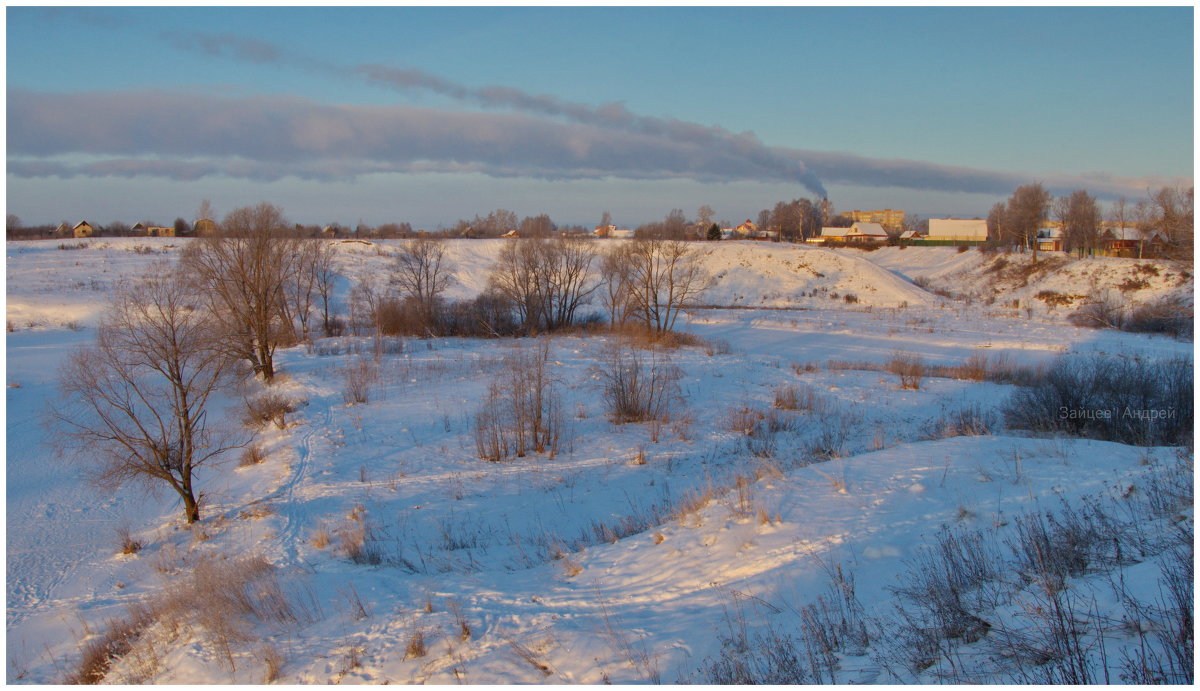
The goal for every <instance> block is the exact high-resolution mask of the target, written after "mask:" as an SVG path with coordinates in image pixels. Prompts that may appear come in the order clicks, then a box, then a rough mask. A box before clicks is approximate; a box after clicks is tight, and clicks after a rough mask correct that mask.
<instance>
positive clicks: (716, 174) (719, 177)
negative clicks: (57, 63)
mask: <svg viewBox="0 0 1200 691" xmlns="http://www.w3.org/2000/svg"><path fill="white" fill-rule="evenodd" d="M80 113H86V117H79V114H80ZM8 151H9V157H10V159H9V172H10V173H11V174H14V175H23V176H35V175H115V176H122V175H135V174H136V175H157V176H166V177H173V178H176V179H195V178H196V177H201V176H205V175H233V176H237V177H247V178H252V179H279V178H282V177H286V176H289V175H297V176H310V177H319V178H323V179H346V178H350V177H353V176H355V175H361V174H366V173H374V172H411V171H414V170H425V171H431V170H446V171H458V170H471V171H476V172H481V173H485V174H488V175H498V176H507V175H528V176H532V177H541V178H548V179H559V178H561V179H573V178H600V177H605V176H615V177H627V178H635V179H636V178H664V177H691V178H697V179H701V180H706V181H726V182H728V181H735V180H763V181H773V182H790V181H793V180H794V179H793V178H792V177H791V175H790V172H789V171H781V170H779V169H778V168H776V167H774V166H771V165H769V164H760V163H758V162H756V161H754V160H753V159H749V158H746V157H742V156H738V155H736V153H731V152H729V151H727V150H725V149H722V148H719V147H705V146H701V145H697V144H692V143H687V142H679V141H672V140H669V139H664V138H662V137H656V136H652V135H646V134H639V133H635V132H627V131H623V130H611V129H607V128H603V127H597V126H592V125H583V124H577V123H560V122H551V121H547V120H545V119H541V118H535V117H530V116H528V115H523V114H512V113H488V112H472V111H445V110H437V109H430V108H416V107H411V106H346V105H327V104H321V103H316V102H313V101H310V100H307V99H301V98H294V97H280V96H272V97H253V98H233V97H223V96H214V95H203V94H199V95H198V94H179V93H170V92H160V91H144V92H124V91H122V92H92V93H74V94H51V93H43V92H36V91H28V90H22V89H10V90H9V92H8ZM72 156H74V157H75V158H80V157H87V158H91V159H96V158H99V159H101V160H99V161H97V160H89V161H86V162H79V161H70V160H64V159H70V158H71V157H72Z"/></svg>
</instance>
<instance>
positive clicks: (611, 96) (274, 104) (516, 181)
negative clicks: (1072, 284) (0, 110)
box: [6, 7, 1193, 228]
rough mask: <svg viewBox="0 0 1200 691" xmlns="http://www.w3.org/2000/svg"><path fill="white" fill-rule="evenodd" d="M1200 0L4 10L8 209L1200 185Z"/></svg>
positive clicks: (866, 200) (554, 209)
mask: <svg viewBox="0 0 1200 691" xmlns="http://www.w3.org/2000/svg"><path fill="white" fill-rule="evenodd" d="M1192 13H1193V10H1192V8H1191V7H1179V8H1152V9H1140V8H1139V9H1131V8H1060V9H1030V8H969V9H942V8H825V9H821V8H803V7H796V8H783V7H777V8H761V9H729V8H704V9H697V8H658V9H633V8H535V9H529V8H524V9H514V8H358V9H340V8H338V9H330V8H258V9H236V8H185V9H169V8H113V9H107V8H88V9H70V8H53V9H44V8H9V9H8V10H7V12H6V16H7V48H8V54H7V57H8V94H7V98H8V140H7V142H8V188H7V193H8V211H9V212H10V213H16V214H17V215H19V216H21V218H22V219H24V220H25V221H26V222H30V223H39V222H57V221H60V220H68V219H70V220H77V219H81V218H86V219H88V220H90V221H93V222H98V223H105V222H108V221H110V220H123V221H126V222H133V221H135V220H155V221H158V222H169V221H170V220H171V219H173V218H174V217H176V216H184V217H187V218H191V217H192V215H194V212H195V210H196V208H197V207H198V206H199V204H200V201H201V200H202V199H210V200H211V201H212V204H213V206H214V207H215V209H216V210H217V211H218V212H219V213H224V212H227V211H229V210H230V209H232V208H235V207H237V206H241V205H244V204H251V203H256V202H258V201H263V200H266V201H271V202H273V203H276V204H278V205H280V206H282V207H283V208H284V210H285V211H286V212H287V213H288V214H289V216H290V217H292V218H293V219H295V220H297V221H301V222H315V223H325V222H331V221H338V222H342V223H355V222H357V221H359V220H363V221H365V222H367V223H372V224H374V223H381V222H386V221H405V220H406V221H410V222H412V223H413V224H414V225H416V226H421V227H429V228H434V227H437V226H438V225H439V224H444V225H450V224H452V223H453V222H454V221H455V220H456V219H458V218H464V217H465V218H469V217H471V216H474V215H475V214H481V215H485V214H486V213H487V212H488V211H490V210H491V209H495V208H508V209H512V210H514V211H516V212H517V213H518V214H520V215H533V214H537V213H543V212H545V213H549V214H550V215H551V216H552V217H553V218H554V219H555V220H557V221H560V222H563V223H589V224H590V223H595V222H597V221H598V220H599V217H600V214H601V213H602V212H603V211H605V210H608V211H611V212H612V214H613V216H614V219H615V220H616V221H617V222H619V223H622V224H628V225H635V224H637V223H641V222H644V221H648V220H654V219H657V218H661V217H662V216H663V215H665V214H666V213H667V212H668V211H669V210H670V209H672V208H676V207H678V208H682V209H684V210H685V211H686V212H687V213H688V214H689V215H694V214H695V211H696V209H697V208H698V207H699V206H700V205H701V204H709V205H711V206H712V207H714V209H715V210H716V212H717V216H718V218H722V219H726V220H731V221H738V220H741V219H742V218H746V217H752V216H753V215H754V214H756V213H757V212H758V210H759V209H761V208H764V207H769V206H772V205H773V204H774V203H775V202H776V201H778V200H781V199H794V198H797V197H801V196H803V197H810V198H812V197H815V196H817V195H818V194H820V193H823V192H824V193H827V194H828V195H829V197H830V199H831V200H832V201H833V202H834V204H835V206H836V207H837V208H838V209H840V210H849V209H852V208H881V207H892V208H897V207H899V208H904V209H906V210H908V211H910V212H913V213H918V214H921V215H924V216H929V215H943V214H958V215H967V216H969V215H985V214H986V213H987V210H988V207H990V206H991V204H992V203H994V202H995V201H997V200H999V199H1002V198H1004V197H1006V196H1007V195H1008V193H1009V192H1011V190H1012V189H1013V188H1014V187H1015V186H1016V185H1018V184H1023V183H1025V182H1031V181H1041V182H1043V183H1045V184H1047V186H1049V187H1051V188H1052V189H1053V190H1054V191H1056V192H1058V193H1063V192H1067V191H1069V190H1071V189H1076V188H1080V187H1082V188H1086V189H1089V190H1090V191H1092V192H1093V193H1097V194H1100V195H1102V196H1113V195H1125V196H1127V197H1130V198H1133V199H1137V198H1140V197H1141V196H1144V194H1145V192H1144V190H1145V188H1146V187H1148V186H1157V185H1161V184H1171V183H1175V182H1178V181H1180V180H1182V181H1184V182H1185V183H1186V184H1191V179H1192V176H1193V170H1192V162H1193V135H1192V133H1193V124H1192V123H1193V22H1192ZM489 87H505V89H504V90H496V89H490V88H489ZM613 104H619V107H618V106H616V105H613Z"/></svg>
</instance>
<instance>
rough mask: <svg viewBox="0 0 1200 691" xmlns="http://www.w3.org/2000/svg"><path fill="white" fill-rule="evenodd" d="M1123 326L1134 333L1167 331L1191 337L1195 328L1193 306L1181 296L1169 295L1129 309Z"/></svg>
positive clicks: (1179, 336)
mask: <svg viewBox="0 0 1200 691" xmlns="http://www.w3.org/2000/svg"><path fill="white" fill-rule="evenodd" d="M1122 328H1123V329H1124V330H1125V331H1131V332H1134V333H1165V334H1169V335H1171V336H1174V337H1175V338H1191V337H1192V333H1193V331H1194V328H1195V318H1194V316H1193V308H1192V305H1190V304H1189V303H1188V302H1187V301H1186V300H1185V299H1184V298H1183V297H1181V296H1169V297H1167V298H1164V299H1162V300H1159V301H1157V302H1149V303H1146V304H1143V305H1141V306H1139V307H1135V308H1134V309H1132V310H1130V311H1129V314H1128V316H1127V317H1126V318H1125V321H1124V323H1123V324H1122Z"/></svg>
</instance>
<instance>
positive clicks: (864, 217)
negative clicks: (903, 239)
mask: <svg viewBox="0 0 1200 691" xmlns="http://www.w3.org/2000/svg"><path fill="white" fill-rule="evenodd" d="M850 220H852V221H854V222H855V223H878V224H879V225H881V226H883V229H884V230H891V231H899V230H901V229H902V228H903V227H904V210H903V209H876V210H874V211H857V210H855V211H851V212H850Z"/></svg>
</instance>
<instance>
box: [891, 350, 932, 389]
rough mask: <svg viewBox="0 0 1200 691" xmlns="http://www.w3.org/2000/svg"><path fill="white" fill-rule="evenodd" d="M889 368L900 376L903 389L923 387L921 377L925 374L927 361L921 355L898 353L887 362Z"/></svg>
mask: <svg viewBox="0 0 1200 691" xmlns="http://www.w3.org/2000/svg"><path fill="white" fill-rule="evenodd" d="M887 369H888V371H889V372H891V373H892V374H894V375H896V376H898V377H899V378H900V388H901V389H906V390H907V389H912V390H917V389H920V388H921V378H922V377H924V376H925V363H924V361H922V360H921V356H919V355H915V354H913V353H896V354H894V355H893V356H892V359H891V360H890V361H889V362H888V364H887Z"/></svg>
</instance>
